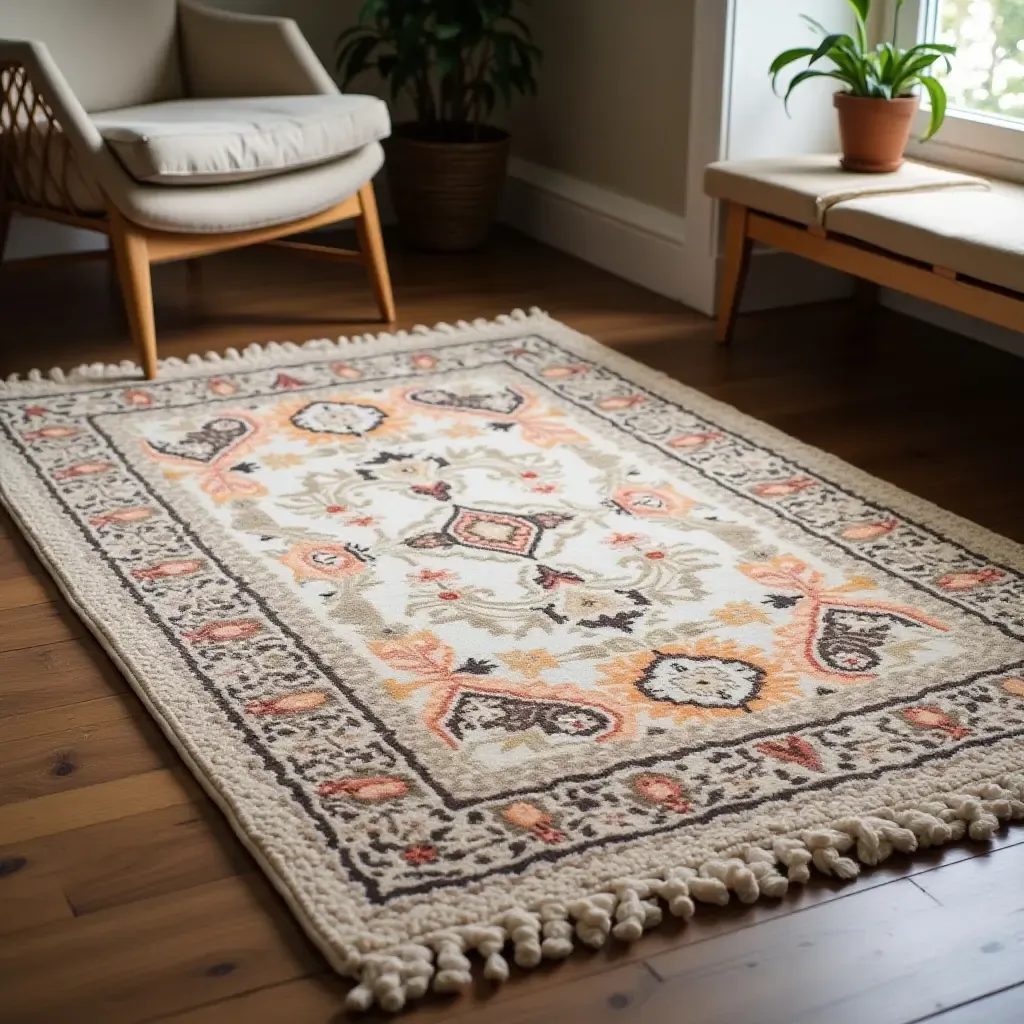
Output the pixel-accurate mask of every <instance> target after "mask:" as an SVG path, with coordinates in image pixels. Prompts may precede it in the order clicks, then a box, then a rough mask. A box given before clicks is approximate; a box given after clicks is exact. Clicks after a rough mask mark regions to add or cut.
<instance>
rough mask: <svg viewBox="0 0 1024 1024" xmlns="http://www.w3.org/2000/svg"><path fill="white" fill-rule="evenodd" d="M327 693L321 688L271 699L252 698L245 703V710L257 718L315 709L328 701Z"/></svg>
mask: <svg viewBox="0 0 1024 1024" xmlns="http://www.w3.org/2000/svg"><path fill="white" fill-rule="evenodd" d="M327 699H328V698H327V694H326V693H324V692H323V691H321V690H300V691H298V692H296V693H285V694H282V695H281V696H280V697H271V698H270V699H269V700H252V701H249V703H248V704H246V705H245V710H246V711H247V712H248V713H249V714H250V715H255V716H256V717H257V718H264V717H266V716H267V715H294V714H296V713H297V712H299V711H315V710H316V709H317V708H321V707H323V706H324V705H325V704H326V703H327Z"/></svg>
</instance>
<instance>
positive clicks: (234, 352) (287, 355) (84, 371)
mask: <svg viewBox="0 0 1024 1024" xmlns="http://www.w3.org/2000/svg"><path fill="white" fill-rule="evenodd" d="M549 319H550V318H549V317H548V314H547V313H546V312H545V311H544V310H542V309H539V308H538V307H536V306H533V307H531V308H530V309H529V310H528V311H527V310H522V309H514V310H512V312H511V313H504V314H502V315H500V316H497V317H495V318H494V319H493V320H487V319H485V318H483V317H480V318H478V319H476V320H474V321H472V322H469V321H467V320H457V321H455V323H445V322H441V323H437V324H435V325H434V326H433V327H427V326H424V325H422V324H421V325H418V326H416V327H413V328H412V330H408V331H406V330H402V331H393V332H391V331H382V332H380V333H379V334H354V335H352V336H350V337H340V338H337V339H335V340H333V341H332V340H331V339H330V338H313V339H312V340H310V341H305V342H302V343H301V344H296V343H295V342H293V341H268V342H266V343H264V344H262V345H260V344H257V343H255V342H254V343H253V344H251V345H247V346H246V347H245V349H243V350H242V351H241V352H239V351H238V349H236V348H228V349H225V351H224V353H223V354H221V353H220V352H207V353H206V355H198V354H196V353H194V354H192V355H190V356H186V357H185V358H184V359H181V358H179V357H178V356H168V357H167V358H166V359H161V360H160V361H159V363H158V364H157V365H158V367H159V370H160V372H161V374H165V375H168V376H170V377H175V376H179V375H181V373H182V371H183V370H184V371H188V372H189V373H194V372H195V370H197V369H207V370H210V371H212V372H216V371H218V370H220V371H221V372H228V371H231V372H236V371H239V370H251V369H259V368H261V367H266V366H281V365H294V364H296V363H301V362H307V361H309V360H310V359H313V358H319V357H323V356H330V355H340V354H343V353H344V351H346V350H347V349H349V348H350V347H351V346H352V345H367V344H372V343H374V342H409V343H415V344H418V345H419V344H428V343H430V342H432V341H439V342H440V341H450V340H451V339H452V338H455V337H458V336H460V335H463V334H467V335H468V334H471V335H473V336H474V337H478V336H479V333H480V332H481V331H500V330H501V329H502V328H507V327H510V326H512V325H519V326H521V325H522V324H524V323H526V322H528V321H530V320H541V321H547V320H549ZM143 377H144V374H143V372H142V368H141V367H140V366H139V365H138V364H137V363H133V362H132V361H131V360H129V359H124V360H122V361H121V362H119V363H82V364H81V365H80V366H76V367H75V368H74V369H71V370H63V369H62V368H61V367H59V366H55V367H53V369H51V370H50V371H49V372H48V373H44V372H43V371H42V370H38V369H34V370H29V371H28V373H26V374H25V375H24V377H22V375H21V374H17V373H12V374H10V375H9V376H8V377H7V378H6V380H0V395H34V394H43V393H46V392H48V391H54V390H56V389H58V388H60V387H66V386H67V385H77V384H93V383H98V382H101V381H114V380H124V381H126V382H130V383H138V382H139V381H140V380H142V379H143Z"/></svg>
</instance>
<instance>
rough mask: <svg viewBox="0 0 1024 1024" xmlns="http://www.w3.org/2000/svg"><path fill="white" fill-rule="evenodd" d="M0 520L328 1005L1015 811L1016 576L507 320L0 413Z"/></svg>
mask: <svg viewBox="0 0 1024 1024" xmlns="http://www.w3.org/2000/svg"><path fill="white" fill-rule="evenodd" d="M0 427H2V442H0V457H2V461H0V488H2V495H3V500H4V502H5V504H6V505H7V507H8V508H9V509H10V511H11V513H12V515H13V516H14V518H15V519H16V521H17V523H18V524H19V526H20V528H21V529H22V530H24V532H25V535H26V536H27V537H28V538H29V540H30V541H31V543H32V545H33V546H34V548H35V549H36V551H38V553H39V555H40V556H41V558H42V559H43V560H44V561H45V563H46V564H47V566H48V567H49V569H50V571H51V572H52V573H53V574H54V576H55V577H56V579H57V580H58V582H59V584H60V586H61V587H62V589H63V591H64V592H65V594H66V595H67V597H68V599H69V600H70V601H71V603H72V604H73V606H74V607H75V609H76V610H77V611H78V613H79V614H80V615H81V616H82V618H83V619H84V620H85V621H86V622H87V623H88V625H89V627H90V628H91V629H92V630H93V632H94V633H95V634H96V636H97V637H98V638H99V639H100V641H101V642H102V643H103V645H104V646H105V647H106V649H107V650H108V651H109V652H110V654H111V655H112V657H113V658H114V660H115V661H116V662H117V663H118V665H120V666H121V668H122V669H123V670H124V672H125V674H126V676H127V677H128V679H129V680H130V681H131V683H132V685H133V686H134V687H135V689H136V691H137V692H138V694H139V696H140V697H141V698H142V700H143V701H144V702H145V704H146V706H147V707H148V708H149V710H150V711H151V712H152V714H153V716H154V717H155V718H156V719H157V721H158V722H159V723H160V725H161V726H162V727H163V729H164V730H165V731H166V733H167V735H168V736H169V737H170V739H171V740H172V741H173V743H174V744H175V746H176V747H177V749H178V751H179V752H180V754H181V756H182V757H183V758H184V759H185V761H186V762H187V763H188V765H189V766H190V767H191V769H192V771H194V773H195V774H196V776H197V778H198V779H199V780H200V781H201V782H202V784H203V785H204V786H205V787H206V789H207V790H208V792H209V793H210V795H211V797H213V799H214V800H215V801H216V802H217V803H218V805H219V806H220V807H221V808H222V810H223V811H224V813H225V814H226V815H227V817H228V818H229V819H230V821H231V823H232V825H233V827H234V828H235V830H236V831H237V833H238V835H239V837H240V838H241V839H242V841H243V842H244V843H245V844H246V846H247V847H248V848H249V850H250V851H252V853H253V854H254V855H255V856H256V858H257V859H258V861H259V863H260V864H261V866H262V867H263V869H264V870H265V871H266V873H267V874H268V875H269V877H270V878H271V879H272V881H273V883H274V884H275V885H276V886H277V888H278V889H279V890H280V891H281V893H282V894H283V895H284V897H285V898H286V899H287V901H288V903H289V904H290V906H291V907H292V909H293V910H294V912H295V914H296V915H297V917H298V918H299V919H300V920H301V922H302V924H303V925H304V927H305V928H306V930H307V931H308V933H309V935H310V936H311V937H312V938H313V939H314V940H315V941H316V943H317V944H318V946H319V947H320V948H321V949H322V950H323V952H324V953H325V954H326V956H327V957H328V958H329V960H330V962H331V963H332V965H333V966H334V967H336V968H337V970H338V971H340V972H341V973H343V974H345V975H348V976H351V977H352V978H354V979H356V980H357V984H356V986H355V987H354V988H353V989H352V991H351V994H350V996H349V1002H350V1005H351V1006H352V1007H356V1008H365V1007H368V1006H370V1005H371V1004H373V1003H375V1002H376V1003H379V1004H380V1005H381V1006H383V1007H384V1008H385V1009H388V1010H397V1009H400V1008H401V1007H402V1006H403V1005H404V1003H405V1001H406V999H407V998H411V997H417V996H421V995H423V994H424V992H426V991H427V989H428V988H430V987H433V989H435V990H437V991H441V992H449V991H454V990H457V989H460V988H462V987H464V986H466V985H468V984H469V983H470V982H471V980H472V974H473V972H474V971H477V970H479V971H482V973H483V974H484V975H485V976H486V977H487V978H490V979H494V980H502V979H504V978H506V977H507V975H508V973H509V962H508V961H509V960H510V959H511V960H513V961H514V962H515V963H516V964H519V965H521V966H523V967H532V966H535V965H536V964H538V963H539V962H540V961H541V960H542V959H543V958H560V957H565V956H567V955H568V954H569V953H570V952H571V951H572V949H573V947H574V945H575V944H576V943H583V944H586V945H590V946H595V947H596V946H600V945H602V944H603V943H605V942H606V941H609V940H612V939H613V940H615V941H624V942H631V941H633V940H636V939H638V938H640V936H641V935H642V933H643V931H644V929H645V928H648V927H650V926H652V925H654V924H656V923H657V922H658V921H659V920H660V918H661V916H662V914H663V913H665V912H667V913H671V914H674V915H677V916H679V917H681V918H688V917H689V916H690V915H692V914H693V913H694V902H695V901H697V902H706V903H714V904H724V903H726V902H728V900H729V899H730V897H731V896H734V897H736V898H738V899H739V900H742V901H744V902H749V901H753V900H755V899H756V898H758V897H759V896H768V897H778V896H780V895H781V894H782V893H783V892H785V890H786V888H787V885H789V884H790V883H793V882H797V883H799V882H805V881H806V880H807V879H808V877H809V874H810V872H811V870H812V869H817V870H820V871H823V872H826V873H830V874H833V875H837V876H840V877H843V878H848V877H851V876H853V875H856V874H857V872H858V870H859V865H860V864H875V863H876V862H878V861H880V860H882V859H884V858H885V857H887V856H888V855H889V854H891V853H892V852H893V851H894V850H899V851H904V852H909V851H913V850H915V849H917V848H920V847H925V846H929V845H932V844H937V843H943V842H946V841H948V840H951V839H958V838H961V837H963V836H965V835H969V836H971V837H972V838H975V839H986V838H989V837H990V836H992V835H993V834H994V832H995V831H996V829H997V828H998V827H999V825H1000V819H1010V818H1013V817H1021V816H1024V804H1022V802H1021V799H1022V796H1024V573H1022V570H1024V551H1022V548H1021V547H1020V546H1018V545H1015V544H1013V543H1011V542H1010V541H1008V540H1005V539H1003V538H1000V537H997V536H995V535H993V534H991V533H989V532H987V531H985V530H983V529H981V528H979V527H977V526H974V525H971V524H969V523H967V522H964V521H963V520H960V519H957V518H956V517H954V516H952V515H950V514H949V513H946V512H943V511H942V510H940V509H938V508H935V507H933V506H931V505H928V504H927V503H925V502H923V501H921V500H919V499H916V498H914V497H911V496H910V495H907V494H905V493H901V492H899V491H897V490H896V489H894V488H893V487H890V486H888V485H886V484H884V483H882V482H880V481H878V480H875V479H872V478H871V477H869V476H867V475H865V474H864V473H861V472H859V471H857V470H856V469H854V468H852V467H851V466H849V465H846V464H844V463H842V462H840V461H838V460H836V459H834V458H832V457H830V456H828V455H825V454H823V453H821V452H819V451H815V450H813V449H810V448H808V447H805V446H804V445H801V444H799V443H798V442H796V441H794V440H792V439H790V438H788V437H785V436H784V435H782V434H780V433H779V432H778V431H776V430H773V429H771V428H770V427H768V426H766V425H765V424H763V423H760V422H758V421H756V420H753V419H751V418H749V417H747V416H744V415H742V414H740V413H739V412H737V411H736V410H735V409H731V408H729V407H727V406H725V405H722V404H720V403H718V402H715V401H713V400H711V399H709V398H707V397H705V396H703V395H701V394H699V393H698V392H696V391H693V390H691V389H689V388H686V387H683V386H681V385H680V384H677V383H674V382H673V381H671V380H669V379H668V378H666V377H664V376H662V375H660V374H657V373H654V372H652V371H651V370H649V369H646V368H645V367H643V366H641V365H639V364H637V363H635V362H633V361H631V360H629V359H627V358H625V357H624V356H622V355H619V354H616V353H614V352H612V351H609V350H608V349H606V348H604V347H602V346H600V345H598V344H597V343H596V342H594V341H592V340H589V339H587V338H584V337H582V336H581V335H579V334H576V333H575V332H573V331H572V330H570V329H569V328H567V327H565V326H563V325H561V324H559V323H557V322H555V321H553V320H551V319H549V318H548V317H546V316H545V315H543V314H541V313H539V312H536V313H533V314H531V315H526V314H523V313H516V314H513V315H512V316H509V317H502V318H499V319H498V320H497V321H495V322H492V323H486V322H477V323H474V324H465V323H460V324H457V325H454V326H446V325H441V326H439V327H437V328H435V329H433V330H426V329H419V330H416V331H413V332H412V333H411V334H402V333H400V334H397V335H388V336H382V337H380V338H370V337H366V338H357V339H354V340H353V341H349V342H338V343H335V342H328V341H317V342H311V343H309V344H307V345H304V346H302V347H298V346H295V345H268V346H266V347H263V348H258V347H254V348H253V349H251V350H247V351H246V352H245V353H241V354H239V353H237V352H232V351H229V352H228V354H227V356H226V357H225V358H223V359H221V358H218V357H214V356H209V357H207V358H205V359H199V358H193V359H190V360H188V361H187V363H183V362H181V361H179V360H173V359H171V360H167V361H165V362H164V363H163V366H162V370H161V376H160V379H158V380H157V381H154V382H143V381H141V379H139V378H138V377H137V372H136V371H135V370H134V368H132V367H130V366H128V367H110V368H104V367H99V366H97V367H93V368H84V369H83V370H80V371H78V372H77V373H76V374H72V375H69V376H67V377H65V376H64V375H62V374H60V373H59V372H57V371H55V372H54V373H53V374H52V376H51V377H50V378H49V379H42V378H41V377H40V376H39V375H38V374H33V375H30V379H28V380H25V381H9V382H7V383H6V384H5V385H3V386H2V389H0Z"/></svg>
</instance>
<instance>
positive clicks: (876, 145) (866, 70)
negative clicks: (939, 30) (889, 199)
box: [768, 0, 956, 172]
mask: <svg viewBox="0 0 1024 1024" xmlns="http://www.w3.org/2000/svg"><path fill="white" fill-rule="evenodd" d="M848 2H849V4H850V6H851V7H852V8H853V12H854V17H855V19H856V29H855V34H854V35H853V36H851V35H849V34H847V33H845V32H829V31H827V30H826V29H825V28H824V27H823V26H822V25H820V24H819V23H818V22H816V21H815V20H814V19H813V18H809V17H807V16H806V15H804V20H805V21H806V22H807V23H808V24H809V25H810V26H811V28H813V29H814V30H815V31H817V32H820V33H821V35H822V37H823V38H822V40H821V42H820V44H819V45H818V46H816V47H815V46H800V47H797V48H796V49H793V50H786V51H784V52H783V53H780V54H779V55H778V57H776V58H775V60H774V61H773V62H772V66H771V68H770V69H769V72H768V73H769V74H770V75H771V77H772V88H773V89H775V91H776V94H777V93H778V89H777V86H778V81H779V75H780V73H781V72H782V70H783V69H784V68H786V67H788V66H789V65H790V64H792V63H794V62H795V61H798V60H803V59H805V58H806V59H807V62H808V66H807V68H806V69H805V70H804V71H801V72H800V73H799V74H797V75H795V76H794V77H793V80H792V81H791V82H790V83H789V88H788V89H787V90H786V95H785V102H786V103H787V104H788V102H789V97H790V96H791V95H792V92H793V90H794V89H795V88H796V87H797V86H798V85H800V83H801V82H806V81H807V80H808V79H811V78H834V79H835V80H836V81H838V82H842V84H843V86H844V87H845V88H843V89H842V90H840V91H839V92H837V93H836V94H835V97H834V102H835V105H836V109H837V110H838V112H839V134H840V136H841V138H842V144H843V167H844V168H845V169H846V170H848V171H874V172H885V171H895V170H896V169H897V168H898V167H899V166H900V165H901V164H902V163H903V151H904V150H905V149H906V147H907V141H908V140H909V138H910V128H911V124H912V122H913V120H914V115H915V114H916V113H917V108H918V105H919V103H920V96H919V95H918V94H917V93H915V92H914V87H915V86H917V85H920V86H923V87H924V89H925V90H926V91H927V93H928V97H929V99H930V100H931V108H932V109H931V123H930V124H929V126H928V133H927V134H926V135H925V136H924V138H925V140H928V139H930V138H931V137H932V136H933V135H934V134H935V133H936V132H937V131H938V130H939V128H941V127H942V122H943V120H945V117H946V90H945V89H944V88H943V86H942V83H941V82H940V81H939V80H938V79H937V78H934V77H933V76H932V74H931V72H932V70H933V68H934V65H935V63H936V62H937V61H939V60H942V61H944V62H945V64H946V70H947V71H948V70H949V67H950V64H949V58H950V57H951V56H952V55H953V54H955V53H956V47H954V46H948V45H946V44H945V43H920V44H918V45H917V46H912V47H910V48H909V49H903V48H901V47H899V46H897V45H896V39H897V37H898V28H899V19H900V9H901V8H902V7H903V2H904V0H897V2H896V11H895V15H894V18H893V34H892V41H891V42H884V43H879V44H878V45H877V46H876V47H874V48H873V49H871V48H869V46H868V30H867V25H868V20H869V18H870V15H871V0H848ZM820 60H827V61H829V62H830V63H831V65H832V66H831V67H830V68H829V69H828V70H827V71H826V70H819V69H816V68H814V65H815V64H817V63H818V61H820Z"/></svg>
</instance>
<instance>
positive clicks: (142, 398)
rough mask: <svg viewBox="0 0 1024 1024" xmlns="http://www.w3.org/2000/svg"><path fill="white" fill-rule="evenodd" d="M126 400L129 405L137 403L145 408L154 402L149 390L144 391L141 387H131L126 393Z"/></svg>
mask: <svg viewBox="0 0 1024 1024" xmlns="http://www.w3.org/2000/svg"><path fill="white" fill-rule="evenodd" d="M124 400H125V401H126V402H127V403H128V404H129V405H137V406H139V407H140V408H143V409H145V408H147V407H148V406H151V405H152V404H153V396H152V395H151V394H150V393H149V392H148V391H142V390H140V389H139V388H129V389H128V390H127V391H126V392H125V393H124Z"/></svg>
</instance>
